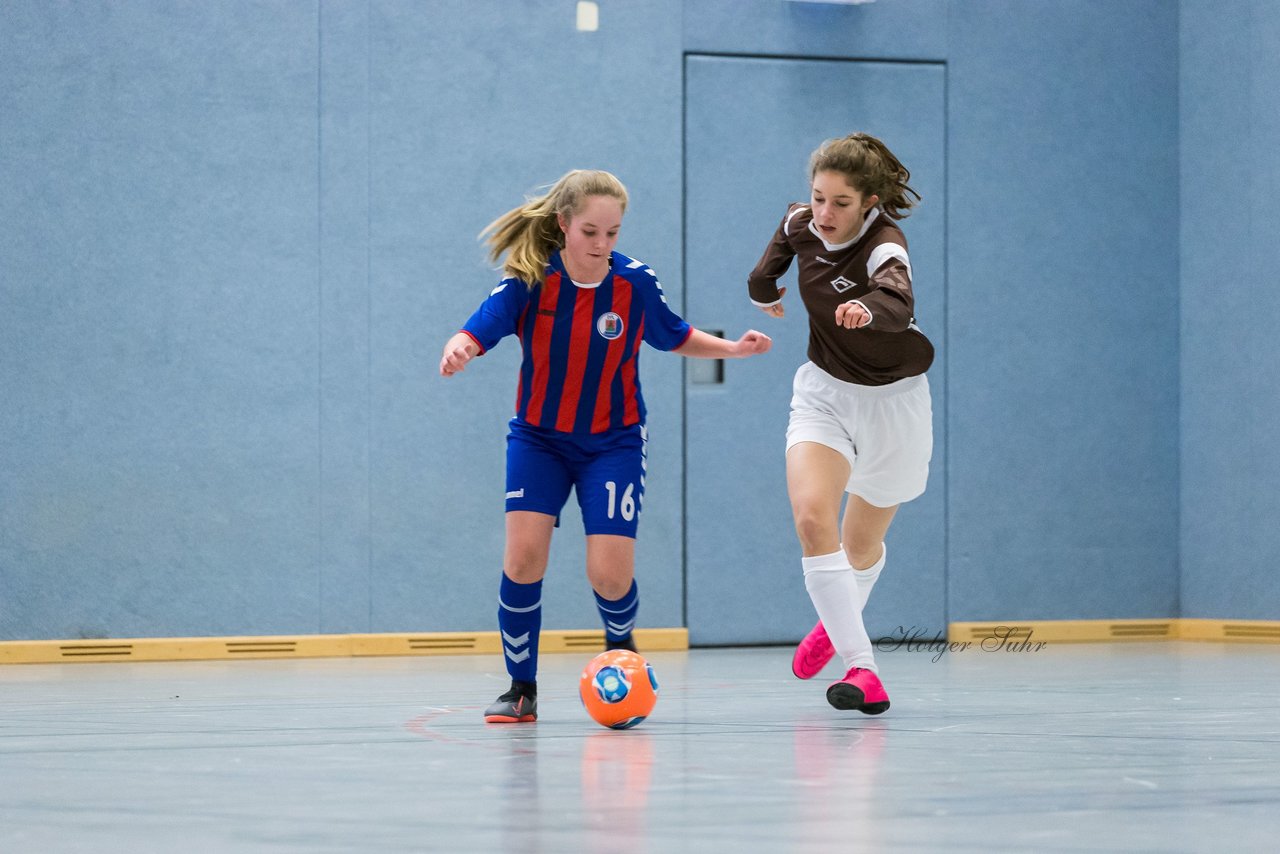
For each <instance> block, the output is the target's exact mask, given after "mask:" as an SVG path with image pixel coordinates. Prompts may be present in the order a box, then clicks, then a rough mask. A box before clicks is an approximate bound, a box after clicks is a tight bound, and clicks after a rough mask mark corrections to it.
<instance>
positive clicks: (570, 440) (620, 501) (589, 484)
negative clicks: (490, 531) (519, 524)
mask: <svg viewBox="0 0 1280 854" xmlns="http://www.w3.org/2000/svg"><path fill="white" fill-rule="evenodd" d="M510 427H511V432H509V433H508V434H507V512H508V513H509V512H511V511H512V510H531V511H533V512H535V513H546V514H547V515H549V516H555V517H556V525H559V524H560V511H561V510H562V509H564V505H565V504H566V503H567V502H568V500H569V490H570V489H574V490H575V491H576V492H577V493H578V506H579V507H581V508H582V527H583V529H584V530H585V531H586V533H587V534H617V535H619V536H623V537H632V538H634V537H635V535H636V527H637V526H638V525H639V524H640V504H641V499H643V497H644V473H645V462H646V459H645V454H646V445H647V442H648V433H647V432H646V430H645V427H644V425H643V424H636V425H633V426H631V427H624V428H622V429H620V430H609V431H608V432H605V433H593V434H591V435H588V436H580V435H576V434H573V433H561V432H559V431H556V430H544V429H542V428H540V427H533V426H531V425H529V424H526V423H525V422H523V421H520V420H518V419H515V418H513V419H511V424H510Z"/></svg>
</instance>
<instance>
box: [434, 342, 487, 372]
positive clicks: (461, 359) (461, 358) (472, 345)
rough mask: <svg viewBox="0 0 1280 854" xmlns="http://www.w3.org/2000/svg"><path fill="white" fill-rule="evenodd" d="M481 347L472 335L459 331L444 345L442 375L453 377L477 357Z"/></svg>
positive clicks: (441, 362)
mask: <svg viewBox="0 0 1280 854" xmlns="http://www.w3.org/2000/svg"><path fill="white" fill-rule="evenodd" d="M478 352H480V348H479V347H478V346H476V342H475V341H474V340H473V339H472V338H471V336H470V335H467V334H465V333H462V332H459V333H458V334H457V335H455V336H453V337H452V338H450V339H449V342H448V343H447V344H445V345H444V354H443V355H442V356H441V357H440V376H442V377H451V376H453V375H454V374H456V373H457V372H458V371H460V370H462V369H463V368H465V367H466V366H467V362H470V361H471V360H472V359H474V358H475V356H476V353H478Z"/></svg>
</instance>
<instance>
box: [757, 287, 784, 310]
mask: <svg viewBox="0 0 1280 854" xmlns="http://www.w3.org/2000/svg"><path fill="white" fill-rule="evenodd" d="M786 295H787V289H786V288H778V301H777V302H775V303H774V304H773V305H762V306H760V310H761V311H763V312H764V313H765V314H767V315H769V316H770V317H785V316H786V314H787V310H786V309H785V308H783V307H782V298H783V297H785V296H786Z"/></svg>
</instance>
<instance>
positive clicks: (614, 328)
mask: <svg viewBox="0 0 1280 854" xmlns="http://www.w3.org/2000/svg"><path fill="white" fill-rule="evenodd" d="M596 331H597V332H599V333H600V336H601V337H602V338H605V339H607V340H609V341H612V340H613V339H615V338H618V337H619V336H621V335H622V318H621V317H619V316H618V315H617V314H615V313H614V312H612V311H606V312H605V313H604V314H602V315H600V317H599V318H597V320H596Z"/></svg>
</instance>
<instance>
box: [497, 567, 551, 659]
mask: <svg viewBox="0 0 1280 854" xmlns="http://www.w3.org/2000/svg"><path fill="white" fill-rule="evenodd" d="M498 629H499V630H500V631H501V632H502V651H503V653H504V656H503V657H504V660H505V661H506V663H507V673H509V674H511V678H512V679H513V680H516V681H519V682H534V681H537V678H538V632H539V631H541V630H542V582H541V581H535V582H533V583H532V584H519V583H517V582H515V581H512V580H511V579H510V578H507V574H506V573H505V572H504V573H503V574H502V585H501V586H500V587H499V588H498Z"/></svg>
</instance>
